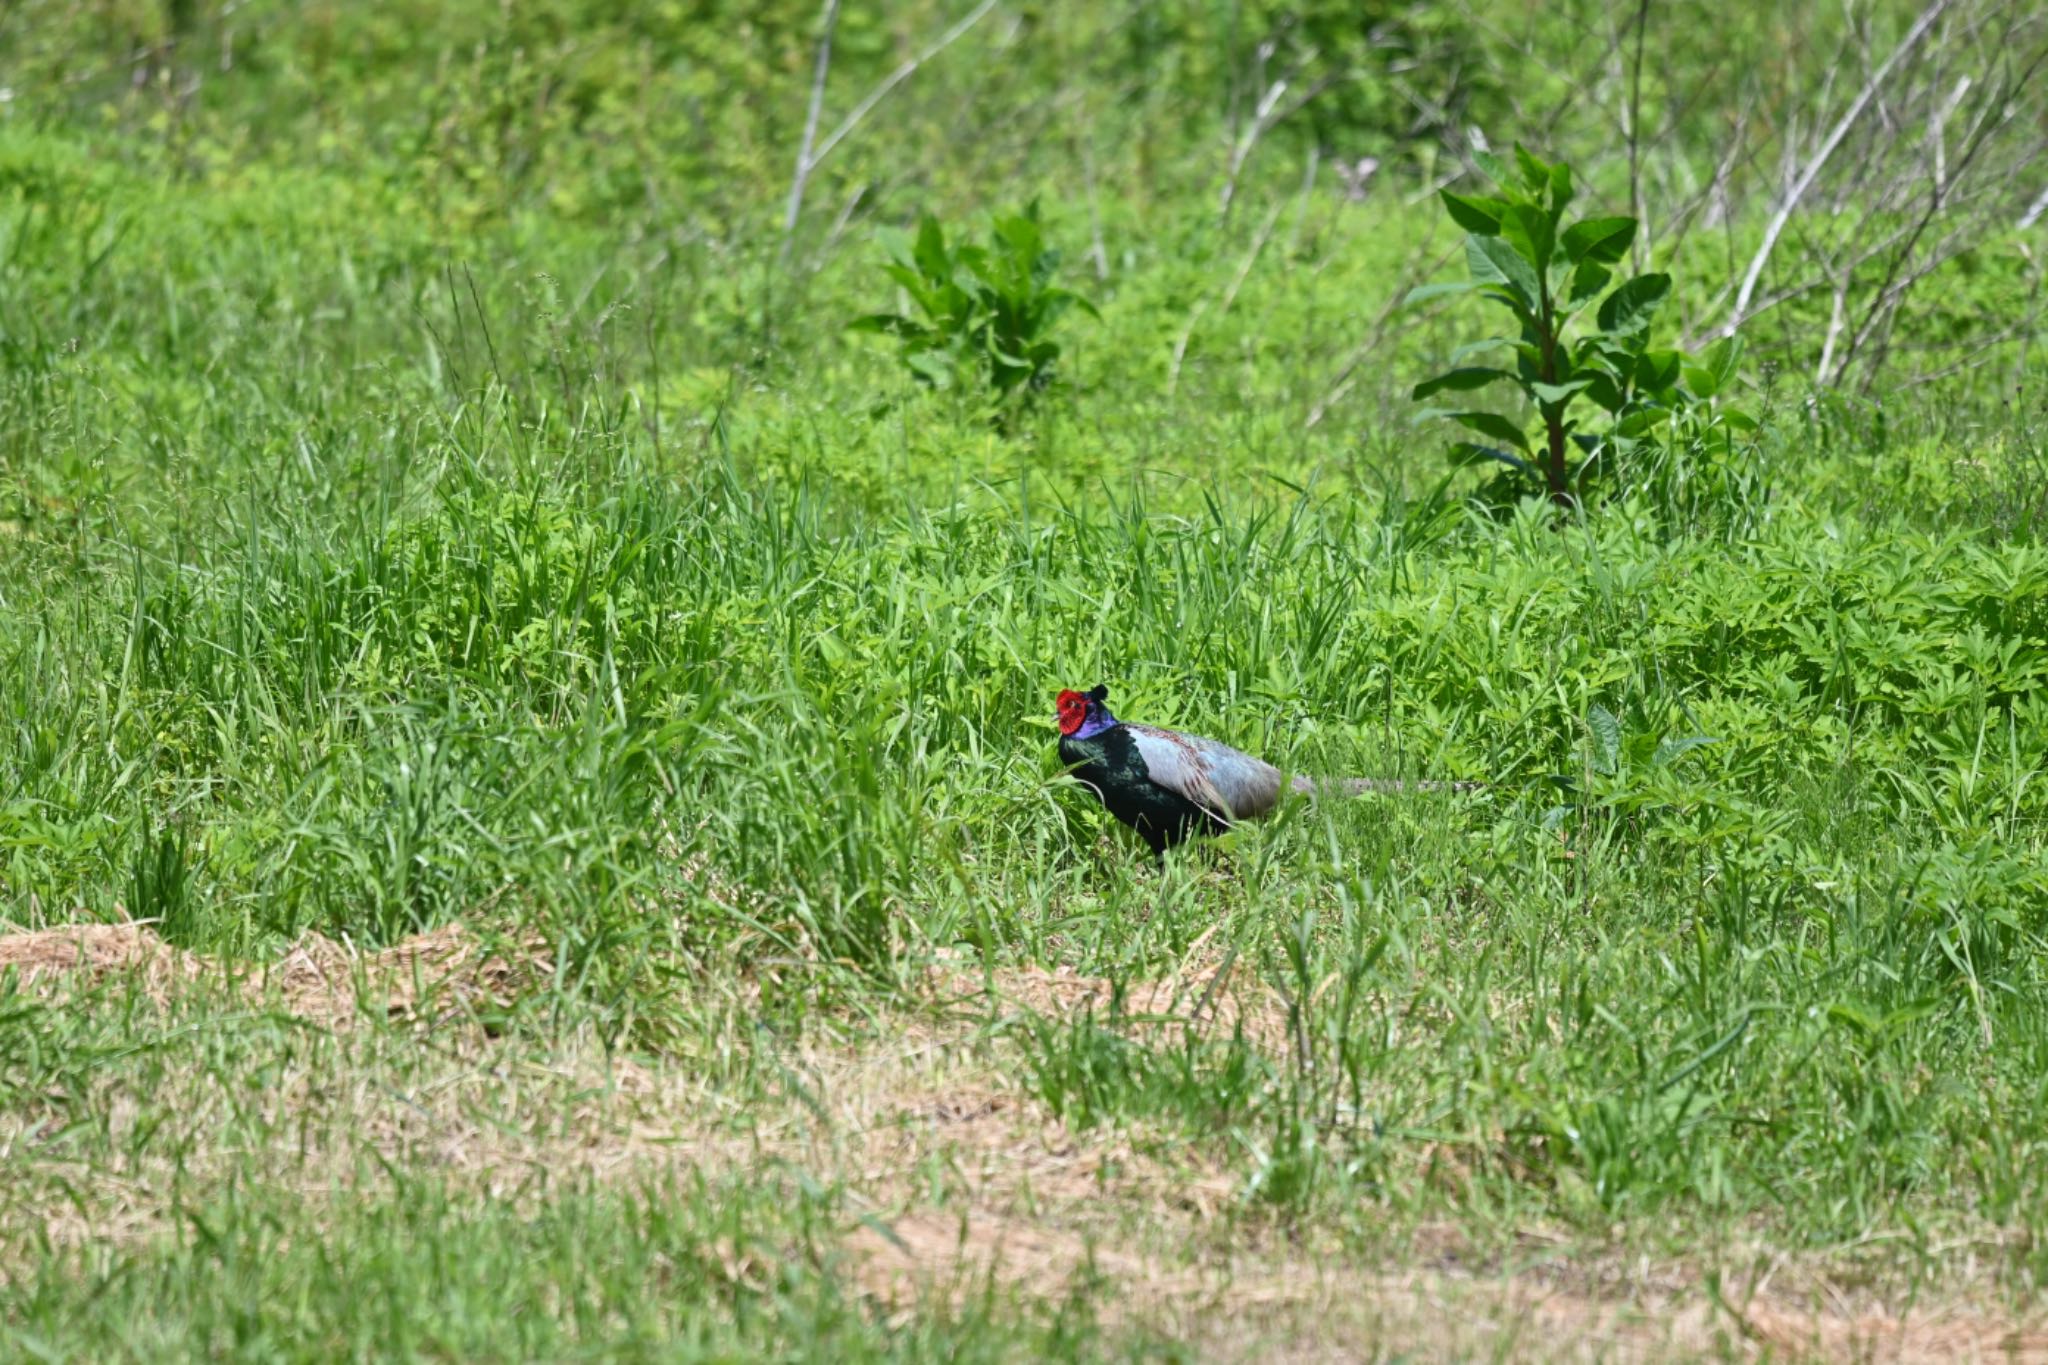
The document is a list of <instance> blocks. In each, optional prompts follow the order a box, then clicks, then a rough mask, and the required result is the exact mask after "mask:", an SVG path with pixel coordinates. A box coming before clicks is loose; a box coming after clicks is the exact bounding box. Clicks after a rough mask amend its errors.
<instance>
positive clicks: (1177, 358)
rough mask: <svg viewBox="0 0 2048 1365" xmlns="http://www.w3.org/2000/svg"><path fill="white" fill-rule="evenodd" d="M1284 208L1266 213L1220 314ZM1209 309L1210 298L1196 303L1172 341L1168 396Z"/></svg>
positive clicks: (1218, 313) (1221, 303)
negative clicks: (1199, 324) (1190, 342)
mask: <svg viewBox="0 0 2048 1365" xmlns="http://www.w3.org/2000/svg"><path fill="white" fill-rule="evenodd" d="M1285 207H1286V205H1285V204H1284V203H1282V204H1275V205H1273V211H1272V212H1271V213H1269V214H1267V215H1266V221H1265V223H1264V224H1263V225H1261V227H1260V228H1259V232H1258V235H1257V236H1256V237H1254V238H1253V239H1252V246H1251V250H1249V251H1247V252H1245V254H1244V259H1243V260H1242V261H1239V262H1238V265H1237V274H1236V275H1234V276H1232V277H1231V280H1230V287H1229V288H1227V289H1225V290H1224V291H1223V297H1222V299H1221V300H1220V301H1219V302H1218V303H1217V305H1216V316H1217V317H1219V318H1220V317H1222V316H1223V315H1224V314H1225V313H1228V312H1229V311H1230V305H1231V304H1233V303H1236V302H1237V291H1238V290H1240V289H1242V288H1244V282H1245V279H1246V277H1248V276H1249V275H1250V274H1251V273H1252V266H1253V265H1255V264H1257V262H1258V259H1259V255H1260V253H1261V252H1263V251H1264V250H1265V249H1266V243H1267V242H1268V241H1269V240H1271V238H1272V236H1273V228H1274V226H1275V225H1276V224H1278V223H1279V221H1280V211H1281V209H1283V208H1285ZM1208 311H1209V304H1208V300H1206V299H1205V300H1203V301H1202V302H1201V303H1198V304H1196V305H1195V306H1194V308H1193V309H1191V310H1190V311H1189V313H1188V325H1187V326H1185V327H1183V328H1181V329H1180V338H1179V340H1177V341H1175V342H1174V343H1173V364H1172V366H1171V367H1169V368H1168V370H1167V372H1166V396H1167V397H1168V398H1171V397H1173V395H1174V392H1175V391H1176V390H1177V389H1179V388H1180V367H1181V362H1182V361H1184V360H1185V359H1186V358H1187V353H1188V342H1189V340H1190V339H1191V338H1193V336H1194V335H1195V326H1196V324H1198V323H1200V322H1201V320H1202V317H1203V315H1204V314H1205V313H1207V312H1208Z"/></svg>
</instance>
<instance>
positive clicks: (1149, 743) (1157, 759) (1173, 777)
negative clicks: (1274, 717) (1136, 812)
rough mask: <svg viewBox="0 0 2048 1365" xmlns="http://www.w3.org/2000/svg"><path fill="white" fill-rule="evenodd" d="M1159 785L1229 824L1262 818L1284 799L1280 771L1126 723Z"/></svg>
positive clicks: (1205, 742) (1209, 743)
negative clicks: (1281, 790)
mask: <svg viewBox="0 0 2048 1365" xmlns="http://www.w3.org/2000/svg"><path fill="white" fill-rule="evenodd" d="M1124 729H1126V730H1128V731H1129V732H1130V735H1131V739H1132V741H1133V742H1134V743H1135V744H1136V745H1137V746H1138V755H1139V757H1141V758H1143V759H1144V760H1145V770H1146V772H1147V773H1149V774H1150V775H1151V778H1152V780H1153V781H1154V782H1157V783H1158V784H1159V785H1160V786H1162V787H1165V788H1166V789H1167V790H1169V791H1174V792H1178V793H1180V794H1181V795H1182V796H1184V797H1186V798H1187V799H1188V800H1190V801H1192V802H1194V803H1195V804H1196V805H1198V806H1200V807H1201V808H1202V809H1203V810H1206V811H1208V812H1210V813H1211V814H1213V815H1216V816H1218V817H1220V818H1221V819H1223V820H1225V821H1231V820H1256V819H1257V818H1258V817H1259V816H1261V815H1264V814H1265V813H1266V812H1267V811H1270V810H1271V809H1273V807H1274V805H1275V804H1276V803H1277V802H1278V801H1279V800H1280V770H1279V769H1278V768H1276V767H1274V766H1273V765H1272V764H1270V763H1267V762H1265V761H1264V760H1262V759H1257V758H1253V757H1252V756H1251V755H1250V754H1247V753H1241V752H1239V751H1238V750H1236V749H1233V748H1231V747H1230V746H1229V745H1228V744H1219V743H1218V742H1216V741H1215V740H1213V739H1203V738H1202V737H1201V736H1199V735H1184V734H1182V733H1180V732H1179V731H1178V730H1162V729H1159V728H1158V727H1157V726H1152V725H1130V724H1126V725H1125V726H1124Z"/></svg>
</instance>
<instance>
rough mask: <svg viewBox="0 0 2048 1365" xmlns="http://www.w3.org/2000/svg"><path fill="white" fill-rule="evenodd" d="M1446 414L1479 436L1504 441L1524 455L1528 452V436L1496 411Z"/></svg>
mask: <svg viewBox="0 0 2048 1365" xmlns="http://www.w3.org/2000/svg"><path fill="white" fill-rule="evenodd" d="M1448 416H1449V417H1450V419H1451V420H1452V421H1453V422H1457V423H1460V424H1461V425H1463V426H1468V427H1470V428H1472V430H1474V431H1476V432H1478V433H1479V434H1480V435H1481V436H1491V437H1492V438H1493V439H1494V440H1496V441H1505V442H1507V443H1508V444H1509V445H1511V446H1513V447H1514V448H1515V449H1517V450H1519V451H1521V452H1522V453H1523V454H1524V455H1527V454H1529V453H1530V450H1529V438H1528V437H1527V436H1526V435H1524V434H1523V432H1522V429H1521V428H1520V427H1519V426H1516V425H1515V424H1514V423H1513V422H1512V421H1509V420H1508V419H1507V418H1505V417H1503V416H1501V415H1500V414H1499V413H1497V412H1453V413H1450V414H1448Z"/></svg>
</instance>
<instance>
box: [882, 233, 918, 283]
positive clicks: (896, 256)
mask: <svg viewBox="0 0 2048 1365" xmlns="http://www.w3.org/2000/svg"><path fill="white" fill-rule="evenodd" d="M875 241H876V242H877V243H878V244H879V245H880V246H881V248H882V251H883V253H884V254H885V255H887V256H888V258H889V259H890V260H892V261H894V262H895V263H896V264H897V266H899V267H900V268H902V269H903V270H906V271H909V272H911V273H912V274H915V273H916V272H917V257H916V256H915V255H914V254H913V252H912V249H911V242H910V234H909V233H907V232H905V231H904V230H903V229H902V228H893V227H885V228H877V229H876V230H875Z"/></svg>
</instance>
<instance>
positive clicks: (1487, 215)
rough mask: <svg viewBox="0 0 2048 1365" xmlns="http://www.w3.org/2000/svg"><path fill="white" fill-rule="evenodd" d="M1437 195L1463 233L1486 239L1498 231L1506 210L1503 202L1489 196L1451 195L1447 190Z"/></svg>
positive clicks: (1506, 207)
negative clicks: (1472, 233)
mask: <svg viewBox="0 0 2048 1365" xmlns="http://www.w3.org/2000/svg"><path fill="white" fill-rule="evenodd" d="M1438 194H1439V195H1440V197H1441V198H1442V199H1443V201H1444V208H1445V209H1446V210H1447V211H1448V212H1449V213H1450V215H1451V221H1452V222H1454V223H1456V224H1457V225H1458V226H1459V227H1461V228H1463V229H1465V231H1467V232H1476V233H1479V234H1480V235H1481V236H1486V237H1491V236H1493V235H1494V234H1495V233H1498V232H1499V231H1500V220H1501V216H1502V215H1503V214H1505V213H1506V212H1507V210H1508V205H1507V202H1506V201H1505V200H1501V199H1495V198H1493V197H1492V196H1490V195H1489V196H1480V195H1470V194H1453V193H1451V192H1450V191H1449V190H1440V191H1438Z"/></svg>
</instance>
